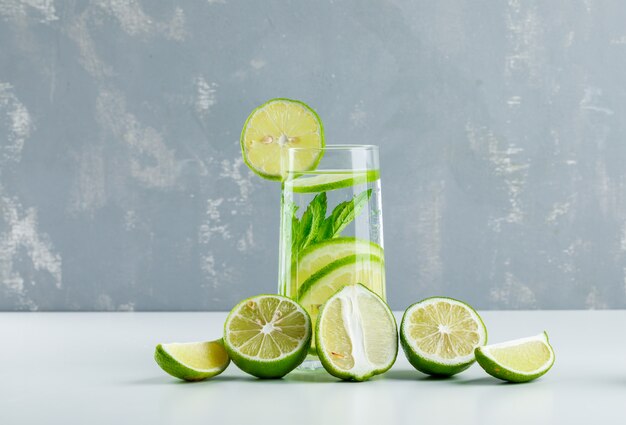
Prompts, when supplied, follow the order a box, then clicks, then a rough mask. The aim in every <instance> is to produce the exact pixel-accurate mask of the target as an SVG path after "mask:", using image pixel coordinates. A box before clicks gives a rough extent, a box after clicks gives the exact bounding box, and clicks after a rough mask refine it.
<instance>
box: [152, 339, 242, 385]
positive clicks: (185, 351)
mask: <svg viewBox="0 0 626 425" xmlns="http://www.w3.org/2000/svg"><path fill="white" fill-rule="evenodd" d="M154 360H156V362H157V364H158V365H159V366H161V369H163V370H164V371H165V372H167V373H169V374H170V375H172V376H174V377H176V378H179V379H184V380H185V381H201V380H203V379H207V378H211V377H213V376H215V375H219V374H220V373H222V372H223V371H224V369H226V367H227V366H228V364H229V363H230V358H229V357H228V354H227V353H226V350H225V349H224V344H223V343H222V340H221V339H218V340H216V341H208V342H188V343H176V342H175V343H171V344H159V345H157V346H156V349H155V350H154Z"/></svg>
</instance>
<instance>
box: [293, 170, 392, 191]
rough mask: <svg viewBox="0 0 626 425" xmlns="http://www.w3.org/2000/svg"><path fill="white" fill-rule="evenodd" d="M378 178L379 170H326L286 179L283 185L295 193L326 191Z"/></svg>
mask: <svg viewBox="0 0 626 425" xmlns="http://www.w3.org/2000/svg"><path fill="white" fill-rule="evenodd" d="M379 178H380V172H379V171H378V170H367V171H354V172H351V173H348V174H347V173H345V172H337V173H332V172H328V174H316V175H315V176H313V177H307V176H301V177H298V178H296V179H293V180H288V181H287V182H285V186H287V187H289V188H290V189H291V190H292V191H293V192H296V193H316V192H328V191H330V190H336V189H343V188H346V187H351V186H356V185H358V184H363V183H369V182H373V181H376V180H378V179H379Z"/></svg>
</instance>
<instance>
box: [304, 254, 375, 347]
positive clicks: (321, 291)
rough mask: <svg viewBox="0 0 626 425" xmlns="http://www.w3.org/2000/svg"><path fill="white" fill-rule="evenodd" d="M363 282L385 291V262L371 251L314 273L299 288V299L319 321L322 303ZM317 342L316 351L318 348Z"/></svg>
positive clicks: (370, 287)
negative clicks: (346, 288) (341, 290)
mask: <svg viewBox="0 0 626 425" xmlns="http://www.w3.org/2000/svg"><path fill="white" fill-rule="evenodd" d="M355 283H362V284H363V285H364V286H366V287H367V288H369V289H371V290H373V291H374V292H376V293H377V294H381V295H383V296H384V295H385V266H384V263H383V261H382V260H381V259H380V258H379V257H376V256H372V255H370V254H357V255H350V256H348V257H345V258H342V259H340V260H337V261H334V262H332V263H330V264H329V265H327V266H326V267H324V268H322V269H321V270H319V271H317V272H316V273H314V274H313V275H312V276H311V277H310V278H309V279H307V280H306V281H305V282H304V283H303V284H302V286H301V287H300V290H299V298H298V300H299V302H300V304H301V305H302V306H303V307H304V308H305V310H306V311H307V312H308V313H309V315H310V316H311V320H312V321H313V323H316V320H317V316H318V314H319V310H320V307H321V306H322V304H324V303H325V302H326V301H327V300H328V299H329V298H330V297H331V296H332V295H333V294H335V293H336V292H337V291H338V290H339V289H341V288H342V287H343V286H345V285H351V284H355ZM314 348H315V347H314V345H312V349H313V350H312V351H313V352H314Z"/></svg>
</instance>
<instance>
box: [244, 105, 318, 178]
mask: <svg viewBox="0 0 626 425" xmlns="http://www.w3.org/2000/svg"><path fill="white" fill-rule="evenodd" d="M290 147H300V148H320V150H315V149H313V150H312V151H311V152H309V153H307V154H304V153H303V154H301V155H298V157H297V161H298V162H297V163H296V164H295V167H294V169H293V170H292V171H309V170H312V169H314V168H315V167H316V166H317V164H318V162H319V160H320V159H321V156H322V154H323V150H322V149H321V148H323V147H324V127H323V125H322V121H321V120H320V118H319V116H318V115H317V114H316V113H315V111H313V109H311V108H310V107H309V106H308V105H306V104H305V103H303V102H300V101H297V100H291V99H272V100H270V101H268V102H266V103H264V104H263V105H261V106H259V107H258V108H256V109H255V110H254V111H252V113H250V116H248V119H247V120H246V123H245V124H244V126H243V130H242V131H241V152H242V155H243V159H244V161H245V163H246V164H247V165H248V167H250V169H251V170H252V171H254V172H255V173H257V174H258V175H259V176H261V177H263V178H266V179H270V180H283V179H284V176H283V174H284V173H283V172H282V169H281V157H282V155H283V151H285V150H287V149H288V148H290Z"/></svg>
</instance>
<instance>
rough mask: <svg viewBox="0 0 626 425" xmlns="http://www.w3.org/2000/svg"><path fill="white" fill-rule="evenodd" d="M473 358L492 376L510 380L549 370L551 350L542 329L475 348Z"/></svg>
mask: <svg viewBox="0 0 626 425" xmlns="http://www.w3.org/2000/svg"><path fill="white" fill-rule="evenodd" d="M476 360H477V361H478V364H479V365H480V366H481V367H482V368H483V369H485V372H487V373H488V374H490V375H491V376H493V377H495V378H498V379H502V380H504V381H509V382H528V381H532V380H533V379H537V378H539V377H540V376H542V375H544V374H545V373H546V372H547V371H549V370H550V368H551V367H552V365H553V364H554V350H553V349H552V346H551V345H550V343H549V342H548V334H547V333H546V332H543V333H541V334H539V335H535V336H532V337H529V338H521V339H516V340H513V341H508V342H503V343H500V344H492V345H487V346H484V347H478V348H476Z"/></svg>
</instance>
